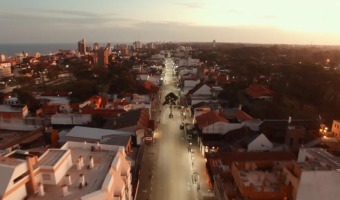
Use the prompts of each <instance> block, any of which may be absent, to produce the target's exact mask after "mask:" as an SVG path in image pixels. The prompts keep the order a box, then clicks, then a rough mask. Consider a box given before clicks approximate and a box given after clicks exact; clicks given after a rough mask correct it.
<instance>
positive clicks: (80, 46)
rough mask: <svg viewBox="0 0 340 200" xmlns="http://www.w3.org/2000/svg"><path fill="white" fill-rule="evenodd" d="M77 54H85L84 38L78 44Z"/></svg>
mask: <svg viewBox="0 0 340 200" xmlns="http://www.w3.org/2000/svg"><path fill="white" fill-rule="evenodd" d="M78 52H79V53H80V54H82V55H85V54H86V43H85V39H84V38H83V39H82V40H81V41H79V42H78Z"/></svg>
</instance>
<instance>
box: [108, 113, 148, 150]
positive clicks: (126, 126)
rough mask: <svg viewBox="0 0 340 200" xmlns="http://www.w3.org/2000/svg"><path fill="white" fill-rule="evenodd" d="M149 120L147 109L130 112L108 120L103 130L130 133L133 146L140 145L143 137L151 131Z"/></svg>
mask: <svg viewBox="0 0 340 200" xmlns="http://www.w3.org/2000/svg"><path fill="white" fill-rule="evenodd" d="M149 120H150V115H149V112H148V110H147V109H137V110H131V111H129V112H125V113H122V114H118V115H115V116H113V117H111V118H109V119H108V120H107V122H106V123H105V125H104V126H103V128H105V129H111V130H119V131H128V132H131V133H132V142H133V144H134V145H140V144H141V143H142V142H143V139H144V137H145V136H146V135H148V134H149V133H150V132H151V131H152V130H151V127H149Z"/></svg>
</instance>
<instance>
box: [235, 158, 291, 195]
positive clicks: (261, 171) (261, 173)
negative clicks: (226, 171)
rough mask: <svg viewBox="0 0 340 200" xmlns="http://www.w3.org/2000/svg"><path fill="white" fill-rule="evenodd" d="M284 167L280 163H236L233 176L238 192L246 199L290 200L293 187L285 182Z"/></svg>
mask: <svg viewBox="0 0 340 200" xmlns="http://www.w3.org/2000/svg"><path fill="white" fill-rule="evenodd" d="M282 165H283V163H280V162H264V161H262V162H259V161H257V162H234V163H232V166H231V174H232V176H233V179H234V181H235V185H236V187H237V190H238V191H239V193H240V194H241V196H242V197H244V198H246V199H249V200H281V199H285V198H286V199H288V198H287V197H290V196H291V191H292V187H293V186H292V185H291V184H287V183H286V182H285V181H284V180H285V179H283V177H284V174H283V173H284V172H282V167H283V166H282Z"/></svg>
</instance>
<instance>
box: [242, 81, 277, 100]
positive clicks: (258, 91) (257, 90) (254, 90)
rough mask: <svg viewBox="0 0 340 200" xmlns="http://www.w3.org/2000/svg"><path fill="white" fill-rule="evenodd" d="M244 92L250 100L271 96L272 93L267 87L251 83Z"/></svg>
mask: <svg viewBox="0 0 340 200" xmlns="http://www.w3.org/2000/svg"><path fill="white" fill-rule="evenodd" d="M246 92H247V94H248V95H250V96H251V97H252V98H259V97H262V96H272V95H273V91H271V90H270V89H269V88H268V87H267V86H265V85H261V84H257V83H253V84H251V85H250V86H249V87H248V88H246Z"/></svg>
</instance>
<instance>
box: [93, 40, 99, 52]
mask: <svg viewBox="0 0 340 200" xmlns="http://www.w3.org/2000/svg"><path fill="white" fill-rule="evenodd" d="M99 48H100V46H99V44H98V42H96V43H94V44H93V51H97V50H99Z"/></svg>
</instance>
